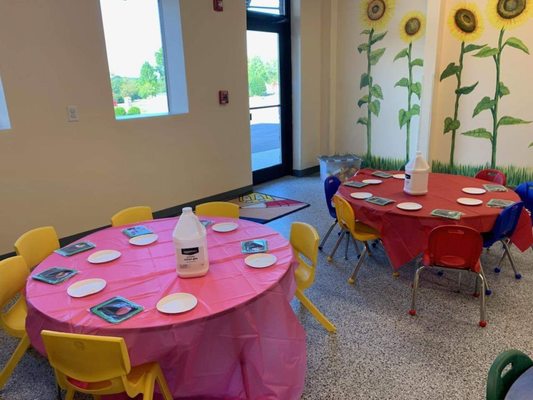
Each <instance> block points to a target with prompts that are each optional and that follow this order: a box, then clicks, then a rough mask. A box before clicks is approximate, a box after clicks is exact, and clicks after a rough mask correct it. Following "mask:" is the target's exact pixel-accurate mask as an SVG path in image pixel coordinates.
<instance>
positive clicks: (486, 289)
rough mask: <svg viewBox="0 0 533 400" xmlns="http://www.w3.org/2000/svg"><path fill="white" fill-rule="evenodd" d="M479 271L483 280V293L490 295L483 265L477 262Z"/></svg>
mask: <svg viewBox="0 0 533 400" xmlns="http://www.w3.org/2000/svg"><path fill="white" fill-rule="evenodd" d="M479 267H480V268H479V273H480V274H481V275H482V276H483V280H484V281H485V294H486V295H487V296H490V295H491V294H492V290H491V288H490V287H489V281H488V280H487V277H486V276H485V271H484V270H483V266H482V265H481V262H480V263H479Z"/></svg>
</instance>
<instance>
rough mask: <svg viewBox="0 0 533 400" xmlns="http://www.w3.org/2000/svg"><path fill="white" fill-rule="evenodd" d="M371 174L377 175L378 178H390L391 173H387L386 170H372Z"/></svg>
mask: <svg viewBox="0 0 533 400" xmlns="http://www.w3.org/2000/svg"><path fill="white" fill-rule="evenodd" d="M372 175H374V176H379V177H380V178H385V179H387V178H392V174H389V173H388V172H384V171H374V172H372Z"/></svg>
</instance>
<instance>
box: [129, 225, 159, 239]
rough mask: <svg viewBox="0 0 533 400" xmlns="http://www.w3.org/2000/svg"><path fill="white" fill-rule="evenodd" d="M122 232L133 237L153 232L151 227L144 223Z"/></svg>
mask: <svg viewBox="0 0 533 400" xmlns="http://www.w3.org/2000/svg"><path fill="white" fill-rule="evenodd" d="M122 233H123V234H124V235H126V236H127V237H129V238H133V237H136V236H141V235H149V234H150V233H153V232H152V231H151V230H150V229H148V228H147V227H145V226H143V225H137V226H132V227H129V228H126V229H123V230H122Z"/></svg>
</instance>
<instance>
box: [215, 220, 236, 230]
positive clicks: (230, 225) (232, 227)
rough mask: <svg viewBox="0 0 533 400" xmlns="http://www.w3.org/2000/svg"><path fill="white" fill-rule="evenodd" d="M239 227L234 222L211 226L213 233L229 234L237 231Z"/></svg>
mask: <svg viewBox="0 0 533 400" xmlns="http://www.w3.org/2000/svg"><path fill="white" fill-rule="evenodd" d="M238 226H239V225H237V224H236V223H235V222H220V223H218V224H215V225H213V226H212V228H213V230H214V231H215V232H231V231H234V230H235V229H237V227H238Z"/></svg>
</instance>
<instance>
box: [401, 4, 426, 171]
mask: <svg viewBox="0 0 533 400" xmlns="http://www.w3.org/2000/svg"><path fill="white" fill-rule="evenodd" d="M425 29H426V18H425V16H424V15H423V14H422V13H420V12H416V11H413V12H410V13H407V14H406V15H405V16H404V17H403V18H402V21H401V22H400V37H401V38H402V39H403V41H404V42H406V43H408V46H407V47H406V48H405V49H402V50H401V51H400V52H399V53H398V54H397V55H396V57H394V61H397V60H400V59H402V58H407V69H408V71H409V76H408V77H407V78H402V79H400V80H399V81H398V82H396V84H395V85H394V87H404V88H406V89H407V110H405V109H403V108H402V109H400V111H399V114H398V119H399V123H400V129H402V128H403V127H404V125H405V127H406V132H407V134H406V140H405V161H406V162H407V161H409V148H410V144H411V137H410V136H411V120H412V118H413V117H414V116H416V115H420V104H416V103H414V102H413V95H416V96H417V97H418V101H420V96H421V94H422V84H421V83H420V82H415V81H414V79H413V69H414V68H415V67H423V66H424V61H423V60H422V59H421V58H415V59H413V42H414V41H416V40H418V39H420V38H421V37H422V36H423V35H424V32H425Z"/></svg>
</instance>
